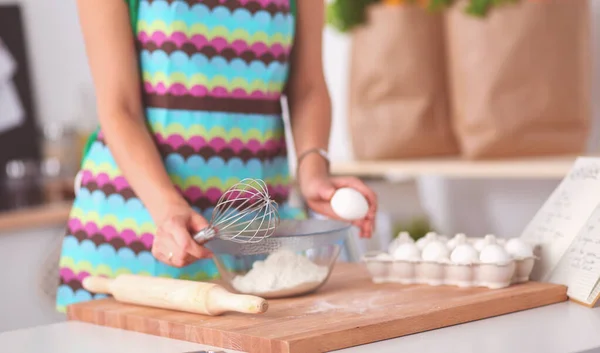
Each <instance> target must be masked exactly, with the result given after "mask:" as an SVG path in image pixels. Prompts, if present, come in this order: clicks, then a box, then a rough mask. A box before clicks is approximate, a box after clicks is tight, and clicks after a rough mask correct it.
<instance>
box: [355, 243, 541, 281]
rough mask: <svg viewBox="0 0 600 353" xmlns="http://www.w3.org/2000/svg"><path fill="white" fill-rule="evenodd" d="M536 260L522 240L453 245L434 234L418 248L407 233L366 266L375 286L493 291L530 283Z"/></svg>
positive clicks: (369, 256)
mask: <svg viewBox="0 0 600 353" xmlns="http://www.w3.org/2000/svg"><path fill="white" fill-rule="evenodd" d="M535 259H536V257H535V256H534V254H533V250H532V247H531V246H530V245H529V244H527V243H525V242H523V241H522V240H521V239H519V238H513V239H509V240H507V241H506V240H505V241H499V240H498V239H497V238H496V237H494V236H493V235H487V236H485V237H483V238H476V239H472V238H467V237H466V236H465V235H464V234H457V235H456V236H455V237H453V238H452V239H450V240H448V239H447V238H446V237H443V236H439V235H437V234H435V233H433V232H431V233H428V234H427V235H425V236H424V237H422V238H420V239H419V240H417V241H416V242H415V241H414V240H413V239H412V238H411V237H410V235H409V234H408V233H405V232H403V233H401V234H400V235H399V236H398V237H397V238H396V239H395V240H394V242H392V243H391V244H390V246H389V248H388V252H378V253H368V254H366V255H365V257H364V258H363V261H364V262H365V264H366V266H367V269H368V270H369V272H370V274H371V276H372V280H373V282H375V283H385V282H396V283H401V284H415V283H421V284H428V285H433V286H437V285H455V286H459V287H473V286H478V287H488V288H492V289H494V288H504V287H507V286H509V285H511V284H515V283H522V282H526V281H528V280H529V275H530V274H531V271H532V269H533V265H534V262H535Z"/></svg>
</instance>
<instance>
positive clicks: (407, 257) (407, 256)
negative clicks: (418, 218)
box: [392, 242, 421, 261]
mask: <svg viewBox="0 0 600 353" xmlns="http://www.w3.org/2000/svg"><path fill="white" fill-rule="evenodd" d="M392 256H393V257H394V259H396V260H404V261H419V260H420V259H421V251H420V250H419V248H417V246H416V245H415V244H414V243H408V242H407V243H402V244H400V245H398V247H397V248H396V250H394V253H393V254H392Z"/></svg>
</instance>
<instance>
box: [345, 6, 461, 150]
mask: <svg viewBox="0 0 600 353" xmlns="http://www.w3.org/2000/svg"><path fill="white" fill-rule="evenodd" d="M442 20H443V18H442V16H441V15H440V14H432V13H429V12H427V11H426V10H423V9H421V8H419V7H417V6H389V5H380V4H376V5H370V6H369V8H368V13H367V23H366V24H365V25H363V26H361V27H358V28H357V29H355V30H354V31H353V33H352V50H351V59H350V60H351V63H350V87H349V91H350V92H349V93H350V97H349V114H350V117H349V129H350V132H351V140H352V147H353V150H354V156H355V158H356V159H363V160H364V159H371V160H376V159H400V158H412V157H430V156H436V155H450V154H455V155H457V154H458V148H457V144H456V142H455V140H454V137H453V134H452V130H451V126H450V118H449V116H448V103H447V95H446V73H445V64H444V47H443V32H442V30H443V25H442Z"/></svg>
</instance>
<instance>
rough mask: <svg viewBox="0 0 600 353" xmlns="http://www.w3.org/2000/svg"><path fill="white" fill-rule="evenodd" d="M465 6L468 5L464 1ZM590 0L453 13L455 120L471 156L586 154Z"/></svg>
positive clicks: (451, 55)
mask: <svg viewBox="0 0 600 353" xmlns="http://www.w3.org/2000/svg"><path fill="white" fill-rule="evenodd" d="M461 5H463V4H461ZM589 16H590V14H589V9H588V1H587V0H549V1H541V2H539V1H536V2H530V1H522V2H520V3H519V4H517V5H505V6H501V7H498V8H494V9H493V10H492V11H491V12H490V13H489V15H488V16H487V18H485V19H478V18H473V17H471V16H468V15H465V14H464V13H463V9H462V6H456V7H455V8H453V9H452V10H450V11H449V12H448V13H447V18H446V19H447V22H446V30H447V31H446V34H447V48H448V53H449V54H448V67H449V69H448V71H449V77H450V78H449V79H450V87H451V90H450V92H451V106H452V118H453V126H454V128H455V131H456V134H457V138H458V140H459V142H460V145H461V149H462V153H463V155H464V156H465V157H467V158H471V159H477V158H496V157H522V156H534V155H558V154H580V153H583V152H584V151H585V147H586V142H587V141H586V139H587V137H588V132H589V125H590V114H591V107H590V105H591V102H590V76H591V68H590V65H591V62H590V39H589V31H590V29H589V28H590V27H589V26H590V23H589Z"/></svg>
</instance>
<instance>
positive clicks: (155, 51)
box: [56, 0, 305, 311]
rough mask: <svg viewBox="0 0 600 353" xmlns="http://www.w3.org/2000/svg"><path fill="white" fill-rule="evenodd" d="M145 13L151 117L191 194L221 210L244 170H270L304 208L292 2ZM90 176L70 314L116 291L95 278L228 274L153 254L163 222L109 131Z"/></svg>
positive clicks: (141, 31)
mask: <svg viewBox="0 0 600 353" xmlns="http://www.w3.org/2000/svg"><path fill="white" fill-rule="evenodd" d="M138 10H139V15H138V16H139V17H138V23H137V36H136V37H137V43H136V44H137V47H138V53H139V58H140V64H141V72H142V77H143V85H142V87H143V88H142V89H143V93H144V95H143V96H144V104H145V112H146V119H147V125H148V128H149V129H150V130H151V133H152V134H153V136H154V139H155V142H156V144H157V146H158V148H159V150H160V152H161V155H162V157H163V162H164V165H165V168H166V170H167V171H168V173H169V175H170V177H171V180H172V181H173V183H174V185H175V186H176V187H177V188H178V190H179V191H180V192H181V194H182V195H183V196H184V197H185V199H186V200H187V201H188V202H189V203H190V205H192V207H193V208H194V209H195V210H196V211H198V212H200V213H201V214H202V215H204V216H205V217H206V218H210V215H211V212H212V209H213V207H214V205H215V203H216V201H217V199H218V198H219V197H220V195H221V194H222V193H223V192H224V190H226V189H227V188H228V187H230V186H231V185H233V184H234V183H235V182H236V181H239V180H240V179H242V178H261V179H263V180H264V181H265V182H266V183H267V185H268V187H269V190H270V193H271V196H272V197H273V198H274V199H275V200H276V201H277V202H278V203H279V205H280V213H281V216H282V218H298V217H304V216H305V215H304V214H303V212H302V210H300V209H296V208H293V207H291V206H290V205H289V203H288V195H289V192H290V178H289V170H288V159H287V151H286V142H285V133H284V125H283V119H282V107H281V103H280V97H281V94H282V90H283V88H284V86H285V84H286V81H287V78H288V70H289V63H288V59H289V54H290V50H291V47H292V44H293V39H294V29H295V18H294V16H293V12H292V11H291V4H290V0H142V1H141V3H140V6H139V9H138ZM81 173H82V179H81V184H80V190H79V192H78V194H77V196H76V199H75V201H74V204H73V208H72V211H71V214H70V218H69V221H68V229H67V232H66V235H65V238H64V241H63V245H62V254H61V259H60V285H59V288H58V292H57V303H56V304H57V308H58V310H59V311H64V310H65V308H66V306H68V305H70V304H73V303H77V302H81V301H87V300H92V299H97V298H102V297H104V296H103V295H94V294H93V293H89V292H87V291H86V290H85V289H83V288H82V285H81V283H82V280H83V279H84V278H85V277H86V276H89V275H103V276H108V277H114V276H116V275H118V274H121V273H134V274H144V275H150V276H165V277H171V278H181V279H191V280H207V279H211V278H214V277H216V276H217V275H218V273H217V270H216V267H215V265H214V263H213V261H212V260H199V261H197V262H195V263H193V264H191V265H188V266H186V267H184V268H175V267H171V266H168V265H165V264H164V263H162V262H159V261H158V260H156V259H155V258H154V257H153V256H152V254H151V248H152V242H153V239H154V234H155V230H156V225H155V224H154V222H153V220H152V218H151V217H150V214H149V213H148V211H147V209H146V208H145V207H144V205H143V204H142V203H141V201H140V200H139V198H138V197H137V196H136V195H135V193H134V192H133V191H132V189H131V187H130V186H129V183H128V182H127V180H126V179H125V178H124V177H123V175H122V174H121V171H120V170H119V168H118V167H117V164H116V163H115V160H114V159H113V156H112V154H111V152H110V151H109V149H108V147H107V146H106V144H105V143H104V138H103V134H102V131H100V132H99V133H98V137H97V139H96V140H94V141H93V143H92V145H91V147H90V149H89V151H88V153H87V155H86V156H85V158H84V161H83V164H82V170H81Z"/></svg>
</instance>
